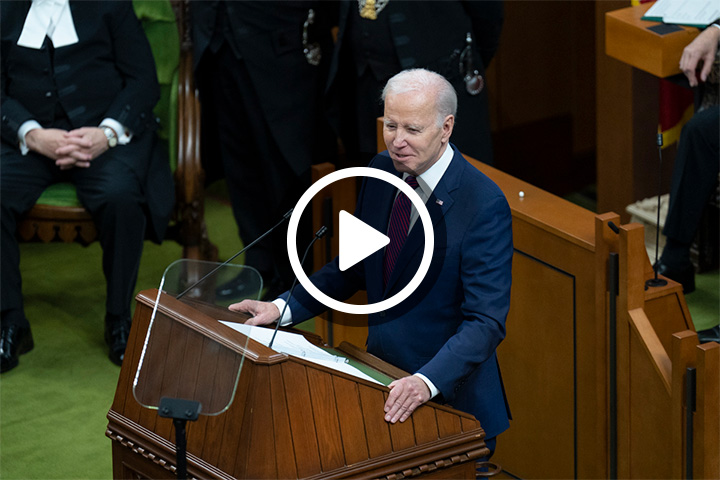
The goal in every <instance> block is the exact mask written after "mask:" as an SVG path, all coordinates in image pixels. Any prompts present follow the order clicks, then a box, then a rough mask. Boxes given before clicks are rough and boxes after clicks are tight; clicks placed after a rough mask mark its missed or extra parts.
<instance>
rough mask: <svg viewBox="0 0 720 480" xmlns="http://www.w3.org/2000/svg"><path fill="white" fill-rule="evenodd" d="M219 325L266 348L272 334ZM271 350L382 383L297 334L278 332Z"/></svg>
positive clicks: (231, 324) (265, 330)
mask: <svg viewBox="0 0 720 480" xmlns="http://www.w3.org/2000/svg"><path fill="white" fill-rule="evenodd" d="M220 323H222V324H223V325H227V326H228V327H230V328H232V329H233V330H237V331H238V332H240V333H242V334H243V335H245V336H247V337H249V338H252V339H253V340H255V341H256V342H258V343H262V344H263V345H265V346H266V347H267V346H268V344H269V343H270V339H271V338H272V336H273V332H274V330H273V329H271V328H264V327H254V326H251V325H245V324H242V323H234V322H226V321H223V320H220ZM272 349H273V350H275V351H276V352H280V353H285V354H287V355H292V356H293V357H298V358H302V359H304V360H307V361H309V362H313V363H317V364H318V365H323V366H325V367H328V368H332V369H333V370H337V371H339V372H343V373H347V374H348V375H352V376H354V377H357V378H362V379H364V380H368V381H370V382H373V383H378V384H380V385H382V383H380V382H378V381H377V380H375V379H374V378H372V377H370V376H368V375H366V374H364V373H363V372H361V371H360V370H358V369H357V368H355V367H353V366H352V365H350V364H349V363H347V359H346V358H344V357H339V356H337V355H332V354H331V353H329V352H326V351H325V350H323V349H322V348H319V347H316V346H315V345H313V344H312V343H310V342H308V341H307V339H306V338H305V337H303V336H302V335H300V334H298V333H291V332H283V331H281V330H278V332H277V334H276V335H275V340H274V341H273V346H272Z"/></svg>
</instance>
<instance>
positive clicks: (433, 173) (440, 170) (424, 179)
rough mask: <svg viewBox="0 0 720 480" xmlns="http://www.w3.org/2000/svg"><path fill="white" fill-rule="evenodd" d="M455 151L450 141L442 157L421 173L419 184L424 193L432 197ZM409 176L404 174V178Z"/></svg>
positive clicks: (418, 179)
mask: <svg viewBox="0 0 720 480" xmlns="http://www.w3.org/2000/svg"><path fill="white" fill-rule="evenodd" d="M454 155H455V152H454V151H453V149H452V147H451V146H450V144H449V143H448V144H447V145H445V151H444V152H443V153H442V155H440V158H439V159H438V161H437V162H435V163H434V164H433V165H432V166H431V167H430V168H428V169H427V170H425V171H424V172H423V173H421V174H420V175H419V176H418V177H416V178H417V181H418V186H419V187H420V188H421V189H422V191H423V193H424V194H425V195H426V197H427V198H430V195H432V192H433V190H435V187H437V184H438V183H440V179H441V178H442V176H443V175H444V174H445V171H446V170H447V168H448V167H449V166H450V162H451V161H452V158H453V156H454ZM408 176H409V174H408V173H405V174H403V180H404V179H405V178H407V177H408Z"/></svg>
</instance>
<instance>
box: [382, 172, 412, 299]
mask: <svg viewBox="0 0 720 480" xmlns="http://www.w3.org/2000/svg"><path fill="white" fill-rule="evenodd" d="M405 182H406V183H407V184H408V185H410V186H411V187H412V188H413V190H414V189H416V188H417V187H418V182H417V180H416V179H415V177H412V176H410V177H407V178H406V179H405ZM410 203H411V202H410V199H409V198H408V197H407V195H405V194H404V193H403V192H400V193H398V195H397V197H395V203H394V204H393V209H392V213H391V214H390V225H389V227H388V237H390V243H389V244H388V246H387V247H386V248H385V262H384V265H383V285H387V283H388V280H389V279H390V274H391V273H392V271H393V268H395V261H396V260H397V258H398V256H399V255H400V250H402V247H403V244H405V239H406V238H407V234H408V230H409V228H410Z"/></svg>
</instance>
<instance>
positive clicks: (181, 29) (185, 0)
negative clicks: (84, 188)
mask: <svg viewBox="0 0 720 480" xmlns="http://www.w3.org/2000/svg"><path fill="white" fill-rule="evenodd" d="M133 4H134V7H135V11H136V13H137V15H138V18H140V20H141V22H142V23H143V27H144V28H145V32H146V34H147V35H148V38H149V40H150V45H151V47H152V49H153V54H154V55H155V60H156V64H157V69H158V79H159V81H160V85H161V90H162V96H161V100H160V102H159V103H158V106H157V107H156V108H155V114H156V115H157V116H158V118H160V119H161V128H160V130H159V135H160V136H161V138H164V139H165V140H166V141H167V142H168V147H169V148H168V151H169V152H170V162H171V166H172V168H173V175H174V178H175V199H176V200H175V208H174V211H173V217H172V220H171V224H170V227H169V229H168V234H167V236H166V237H167V238H169V239H172V240H175V241H177V242H178V243H179V244H180V245H182V247H183V257H185V258H191V259H202V260H216V259H217V248H216V247H215V246H214V245H213V244H212V243H211V242H210V240H209V238H208V235H207V228H206V226H205V220H204V182H205V173H204V171H203V168H202V165H201V163H200V103H199V100H198V95H197V92H196V90H195V85H194V80H193V58H192V55H193V54H192V40H191V36H190V27H189V12H188V10H189V0H166V1H165V2H158V1H156V0H134V2H133ZM176 35H177V36H176ZM175 38H176V39H177V42H174V39H175ZM154 39H157V40H162V41H155V42H154V41H153V40H154ZM168 39H170V41H168ZM161 44H162V45H161ZM168 45H170V47H168ZM18 234H19V237H20V240H21V241H25V242H30V241H39V242H44V243H49V242H53V241H61V242H65V243H72V242H78V243H80V244H83V245H88V244H90V243H92V242H93V241H95V240H96V239H97V230H96V228H95V224H94V223H93V221H92V218H91V216H90V214H89V213H88V212H87V210H85V208H83V206H82V205H81V204H80V203H79V201H78V200H77V196H76V194H75V188H74V186H73V185H71V184H56V185H53V186H51V187H50V188H48V189H47V190H46V191H45V192H44V193H43V195H42V196H41V197H40V199H39V200H38V202H37V203H36V204H35V206H34V207H33V208H32V209H31V210H30V211H29V212H28V213H27V214H26V215H25V216H24V217H23V218H22V220H21V221H20V223H19V225H18Z"/></svg>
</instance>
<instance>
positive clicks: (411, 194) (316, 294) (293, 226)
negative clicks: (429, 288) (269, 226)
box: [287, 167, 435, 315]
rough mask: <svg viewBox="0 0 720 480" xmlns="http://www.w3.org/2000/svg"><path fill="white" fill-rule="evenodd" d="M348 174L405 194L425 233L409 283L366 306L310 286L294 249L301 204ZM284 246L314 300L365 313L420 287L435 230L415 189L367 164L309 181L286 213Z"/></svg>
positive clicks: (385, 307) (387, 305)
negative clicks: (417, 265)
mask: <svg viewBox="0 0 720 480" xmlns="http://www.w3.org/2000/svg"><path fill="white" fill-rule="evenodd" d="M349 177H372V178H376V179H378V180H382V181H385V182H388V183H390V184H391V185H393V186H394V187H396V188H398V189H400V191H402V192H403V193H404V194H405V195H407V197H408V198H409V199H410V201H411V202H412V204H413V205H414V206H415V209H416V210H417V211H418V214H419V216H420V220H421V221H422V226H423V231H424V234H425V249H424V250H423V256H422V260H421V261H420V266H419V267H418V270H417V272H415V275H414V276H413V278H412V279H411V280H410V282H409V283H408V284H407V285H406V286H405V287H404V288H403V289H402V290H400V291H399V292H398V293H397V294H395V295H393V296H392V297H390V298H386V299H385V300H383V301H381V302H377V303H371V304H369V305H354V304H351V303H344V302H340V301H338V300H335V299H334V298H332V297H329V296H328V295H326V294H325V293H323V292H321V291H320V289H318V288H317V287H316V286H315V285H313V283H312V282H311V281H310V278H308V276H307V275H306V274H305V271H304V270H303V268H302V266H301V265H300V259H299V257H298V252H297V243H296V241H295V237H296V236H297V230H298V225H299V223H300V217H301V216H302V213H303V211H304V210H305V207H307V205H308V204H309V203H310V200H312V198H313V197H314V196H315V195H317V194H318V193H319V192H320V190H322V189H323V188H325V187H327V186H328V185H330V184H331V183H333V182H335V181H337V180H342V179H344V178H349ZM341 235H342V232H341ZM340 241H341V242H342V238H341V239H340ZM287 249H288V256H289V259H290V265H291V266H292V269H293V272H295V275H296V276H297V278H298V281H299V282H300V284H301V285H302V286H303V287H305V290H307V292H308V293H309V294H310V295H312V296H313V298H315V300H317V301H319V302H320V303H322V304H323V305H325V306H326V307H328V308H332V309H333V310H337V311H339V312H345V313H352V314H356V315H367V314H371V313H377V312H381V311H383V310H388V309H390V308H392V307H394V306H395V305H398V304H399V303H400V302H402V301H403V300H405V299H406V298H408V297H409V296H410V295H411V294H412V293H413V292H414V291H415V289H416V288H417V287H419V286H420V283H421V282H422V281H423V279H424V278H425V275H426V274H427V272H428V270H429V269H430V262H431V261H432V254H433V250H434V249H435V233H434V231H433V226H432V221H431V220H430V213H429V212H428V209H427V207H426V206H425V203H423V201H422V199H421V198H420V196H419V195H418V194H417V193H416V192H415V190H413V189H412V187H410V185H408V184H407V183H405V182H404V181H402V180H401V179H400V178H399V177H396V176H395V175H393V174H391V173H388V172H386V171H384V170H378V169H376V168H369V167H353V168H344V169H342V170H338V171H336V172H333V173H331V174H329V175H326V176H324V177H323V178H321V179H320V180H318V181H317V182H315V183H314V184H312V186H310V188H308V189H307V190H306V191H305V193H304V194H303V195H302V197H300V200H298V202H297V205H295V209H294V210H293V213H292V215H291V216H290V222H289V224H288V232H287Z"/></svg>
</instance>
